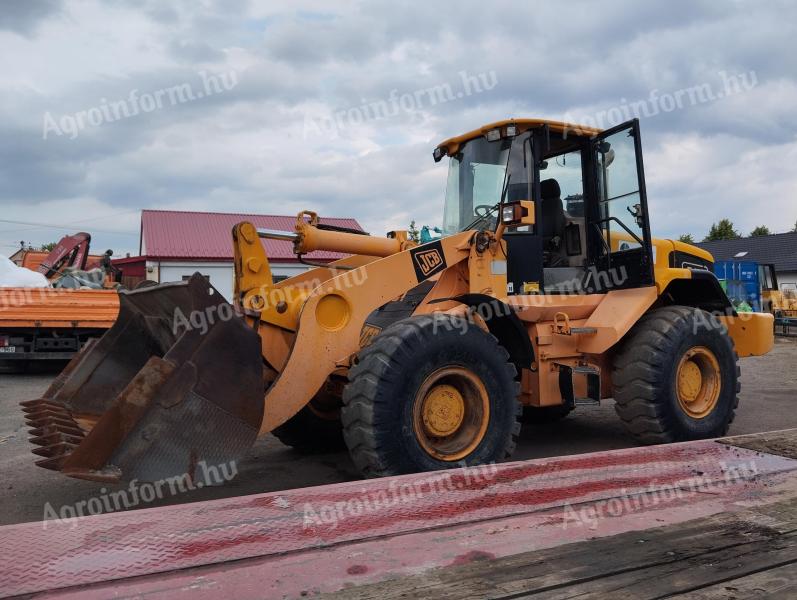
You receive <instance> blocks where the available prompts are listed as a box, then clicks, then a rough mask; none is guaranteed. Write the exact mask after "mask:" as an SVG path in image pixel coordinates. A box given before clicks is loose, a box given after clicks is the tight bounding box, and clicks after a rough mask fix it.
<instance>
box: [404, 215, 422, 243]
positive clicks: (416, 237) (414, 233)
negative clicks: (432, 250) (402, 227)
mask: <svg viewBox="0 0 797 600" xmlns="http://www.w3.org/2000/svg"><path fill="white" fill-rule="evenodd" d="M407 235H408V236H409V238H410V239H411V240H412V241H413V242H418V243H420V241H421V232H420V230H419V229H418V228H417V227H416V226H415V219H413V220H412V221H410V226H409V227H408V228H407Z"/></svg>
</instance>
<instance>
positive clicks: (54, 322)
mask: <svg viewBox="0 0 797 600" xmlns="http://www.w3.org/2000/svg"><path fill="white" fill-rule="evenodd" d="M118 314H119V294H118V293H117V292H116V290H112V289H97V290H94V289H79V290H73V289H57V288H22V287H4V288H0V361H11V360H13V361H27V360H32V359H35V360H58V359H71V358H72V357H73V356H74V355H75V354H76V353H77V352H78V350H80V349H81V348H82V347H83V345H84V344H85V343H86V342H87V341H88V340H89V339H91V338H95V337H99V336H101V335H102V334H103V333H105V331H106V330H107V329H109V328H110V327H111V325H113V324H114V321H116V317H117V315H118Z"/></svg>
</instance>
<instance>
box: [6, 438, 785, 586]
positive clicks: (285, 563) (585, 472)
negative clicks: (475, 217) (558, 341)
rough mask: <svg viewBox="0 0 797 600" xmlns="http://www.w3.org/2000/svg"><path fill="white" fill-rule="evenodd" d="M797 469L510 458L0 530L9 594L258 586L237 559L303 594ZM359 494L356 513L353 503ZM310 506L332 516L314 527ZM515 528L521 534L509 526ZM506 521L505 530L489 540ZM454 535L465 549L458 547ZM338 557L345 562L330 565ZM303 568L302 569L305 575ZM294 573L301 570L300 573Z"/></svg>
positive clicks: (699, 455)
mask: <svg viewBox="0 0 797 600" xmlns="http://www.w3.org/2000/svg"><path fill="white" fill-rule="evenodd" d="M750 465H754V466H755V472H756V473H757V475H756V479H754V480H744V481H730V482H727V484H724V483H725V479H726V472H727V471H728V468H739V467H749V466H750ZM795 469H797V461H793V460H789V459H786V458H782V457H776V456H771V455H766V454H761V453H757V452H753V451H749V450H743V449H739V448H730V447H728V446H725V445H722V444H717V443H715V442H711V441H705V442H694V443H688V444H675V445H669V446H659V447H653V448H633V449H628V450H619V451H613V452H604V453H597V454H589V455H583V456H579V457H568V458H561V459H553V460H551V459H547V460H535V461H527V462H517V463H507V464H503V465H498V466H496V467H495V471H494V472H488V473H487V476H485V477H483V478H482V479H480V480H476V479H474V477H472V476H468V475H466V474H465V472H463V471H460V470H455V471H449V472H446V473H444V474H441V473H437V474H429V473H425V474H418V475H408V476H403V477H395V478H387V479H382V480H369V481H362V482H349V483H345V484H337V485H331V486H323V487H318V488H304V489H299V490H290V491H286V492H278V493H270V494H259V495H254V496H248V497H239V498H231V499H224V500H216V501H211V502H201V503H195V504H183V505H176V506H169V507H162V508H155V509H145V510H136V511H128V512H125V513H116V514H109V515H100V516H96V517H86V518H82V519H78V520H77V521H76V522H75V523H71V524H52V523H51V524H48V527H47V528H46V529H43V527H42V525H41V524H39V523H28V524H21V525H12V526H8V527H3V528H2V537H3V540H4V543H3V545H2V548H1V549H0V582H2V584H3V585H2V587H1V588H0V593H2V594H8V595H13V594H20V593H30V592H36V591H43V590H59V589H60V590H63V589H64V588H66V587H69V586H75V585H88V584H97V583H100V582H107V581H114V584H113V585H114V586H119V585H122V582H119V581H117V580H119V579H120V578H121V577H136V576H145V575H150V576H151V575H153V574H161V575H157V576H156V577H154V578H151V579H152V581H157V582H161V581H167V580H168V581H172V582H178V583H176V585H182V583H184V582H185V581H187V580H186V579H181V578H182V577H188V578H189V579H190V578H192V577H194V576H195V575H193V574H189V575H185V574H181V575H180V576H179V577H178V576H176V575H170V576H168V577H167V576H165V575H162V574H163V573H168V572H174V571H177V570H181V569H190V568H196V567H203V566H207V565H217V566H216V567H212V568H211V569H210V570H209V572H212V573H214V574H215V575H214V578H215V579H214V581H216V583H215V584H214V585H216V586H218V585H224V586H228V589H231V588H229V586H231V585H232V586H236V585H239V586H243V587H244V588H245V587H246V585H248V584H244V583H241V582H240V581H239V578H236V577H230V578H227V577H226V576H223V574H224V573H228V572H229V573H237V572H238V571H237V569H239V568H244V567H243V566H242V565H241V564H239V563H236V564H235V565H229V564H224V563H228V562H229V561H239V560H241V559H248V560H247V562H246V565H250V566H251V568H252V569H254V573H248V574H247V577H255V578H256V579H257V580H258V581H260V584H259V586H258V587H256V588H253V590H254V591H258V590H260V591H261V592H262V590H264V589H271V588H272V587H273V589H275V590H277V589H279V590H288V589H290V590H293V591H292V592H290V593H293V592H296V591H297V590H298V591H301V589H312V588H313V587H314V586H321V585H322V584H323V585H324V586H327V588H326V589H335V588H334V586H335V585H341V584H342V582H344V581H348V580H351V579H352V578H355V579H357V580H360V579H363V578H366V579H367V578H376V579H378V578H379V577H384V576H386V574H387V573H389V572H391V568H400V569H405V571H403V572H413V570H414V569H421V570H422V569H425V568H430V567H432V566H441V565H445V564H449V563H450V562H454V561H460V562H461V561H463V560H470V559H473V558H474V557H477V556H481V555H471V554H468V553H469V552H471V550H473V551H478V552H484V553H486V554H485V555H484V556H487V554H493V555H501V552H506V551H513V552H514V551H521V549H522V548H524V547H529V545H531V547H536V545H541V544H542V545H544V544H552V543H554V542H555V541H556V540H567V539H571V540H572V539H577V536H578V535H581V536H583V535H584V534H585V531H586V530H585V528H583V527H581V528H570V529H569V532H570V533H567V530H564V529H563V521H562V518H563V512H562V510H563V508H562V507H563V506H564V504H565V503H569V504H572V505H582V504H585V503H586V505H589V504H590V503H592V505H593V506H597V503H600V502H601V501H603V500H605V499H608V498H614V497H617V496H620V495H623V494H627V493H641V492H644V491H645V490H646V489H648V487H649V485H651V484H654V485H657V486H662V485H670V486H671V485H673V484H677V483H678V482H681V487H684V486H685V485H686V484H685V483H683V482H684V480H686V479H688V478H694V477H696V476H703V477H708V478H711V479H712V480H714V481H717V482H721V483H723V486H722V489H721V490H720V491H719V493H718V494H713V493H708V494H706V493H694V492H691V493H690V495H689V498H690V499H689V510H688V511H685V512H687V513H688V514H689V515H691V516H690V518H694V516H695V514H696V513H695V512H694V506H695V505H700V506H701V507H703V508H702V509H701V510H705V511H708V514H710V513H711V511H715V512H716V511H719V510H727V509H728V506H729V505H730V504H733V503H734V502H740V501H742V500H755V499H758V498H763V497H765V496H766V495H767V494H770V495H771V494H773V493H776V492H775V490H777V489H779V488H778V487H777V486H770V487H767V485H764V483H765V482H766V483H768V484H772V483H773V482H774V483H777V484H778V485H781V484H782V481H780V479H778V477H782V475H779V474H782V473H790V472H793V471H794V470H795ZM430 477H446V479H445V482H446V485H445V486H443V487H442V488H441V487H437V488H435V490H434V491H432V486H431V484H430V483H429V482H430V480H429V478H430ZM791 481H793V479H792V480H791ZM424 482H425V484H426V487H425V486H424ZM410 492H412V493H410ZM402 494H403V495H402ZM368 498H371V499H374V498H382V499H384V498H387V499H388V500H390V502H388V501H383V502H381V503H380V504H379V505H378V506H377V505H376V503H375V502H374V501H373V500H372V502H371V505H370V508H366V507H365V505H364V502H365V500H367V499H368ZM357 502H359V503H360V505H361V506H362V508H361V510H360V511H359V514H356V511H354V508H355V507H357V506H358V505H357V504H356V503H357ZM336 504H337V506H338V509H335V506H336ZM682 504H683V503H682V502H681V501H680V500H678V501H673V502H671V503H668V504H667V506H666V507H665V508H662V507H660V506H658V507H645V508H644V510H642V511H641V512H640V513H639V514H643V513H644V514H645V515H646V519H647V520H645V521H644V523H648V524H649V523H650V521H649V519H650V513H651V512H653V511H655V512H658V513H660V514H661V515H663V520H664V521H666V520H667V519H670V520H671V519H673V518H675V517H674V515H680V514H681V513H680V512H679V511H680V510H682V509H683V506H681V505H682ZM308 507H310V508H312V510H313V513H315V514H317V515H324V514H326V517H329V518H327V519H326V522H318V521H316V522H314V523H309V524H306V523H305V512H306V510H307V509H308ZM350 508H351V510H349V509H350ZM325 509H326V510H327V512H326V513H324V510H325ZM698 512H699V511H698ZM638 516H639V515H638V514H636V513H635V514H634V515H628V516H626V518H622V519H613V520H612V522H616V523H618V525H617V527H618V528H620V529H621V528H623V527H628V526H631V527H632V528H633V527H641V523H640V522H638V518H637V517H638ZM332 517H334V518H332ZM678 518H680V517H678ZM607 522H608V521H607ZM507 524H512V528H513V529H511V530H503V529H501V528H502V527H504V526H505V525H506V526H507V527H508V526H509V525H507ZM496 528H497V529H498V530H500V531H499V533H497V534H496V533H493V534H491V533H490V530H494V529H496ZM576 529H578V532H576ZM513 532H514V533H513ZM517 532H520V533H517ZM574 536H576V537H574ZM452 537H453V538H455V539H456V540H458V543H449V541H450V538H452ZM355 546H356V547H361V548H362V550H361V551H358V552H361V553H362V554H361V556H363V559H362V560H359V559H358V560H353V559H352V558H351V557H350V556H351V553H352V552H353V548H354V547H355ZM380 548H385V550H384V552H383V551H382V550H380ZM501 548H504V549H503V550H502V549H501ZM321 549H323V550H321ZM419 550H422V551H419ZM330 557H336V558H335V559H334V560H333V561H332V562H330V563H329V564H330V566H329V567H326V566H324V565H325V561H327V560H330ZM342 557H343V558H342ZM346 557H348V558H346ZM379 557H381V558H379ZM468 557H470V558H468ZM308 564H310V565H312V568H309V569H308V568H307V565H308ZM256 565H260V567H256ZM263 565H268V568H266V567H264V566H263ZM291 565H293V566H291ZM297 565H304V568H305V570H304V575H303V576H300V575H299V572H300V570H299V567H297ZM342 565H345V568H343V570H342V571H341V568H342ZM401 565H405V566H403V567H402V566H401ZM246 568H249V567H246ZM330 569H333V571H330ZM363 569H364V570H363ZM205 570H206V569H205ZM350 570H351V571H350ZM290 573H296V579H295V580H292V579H291V576H289V574H290ZM174 577H178V578H177V579H174ZM147 581H148V582H149V581H150V579H147ZM191 581H193V580H191ZM140 583H141V580H129V581H126V582H125V583H124V585H125V586H132V587H131V589H133V588H135V586H137V585H139V584H140ZM146 585H150V583H147V584H146ZM191 585H193V584H191ZM274 586H276V587H274ZM329 586H333V587H329ZM200 587H201V586H200ZM152 589H158V588H157V587H155V588H151V590H152ZM236 589H237V588H236ZM217 591H218V590H217ZM238 591H240V592H241V593H243V592H245V589H242V590H238ZM82 592H86V590H85V589H83V590H82ZM82 592H81V593H82ZM286 593H288V592H286ZM235 595H236V596H237V595H238V594H237V593H236V594H235Z"/></svg>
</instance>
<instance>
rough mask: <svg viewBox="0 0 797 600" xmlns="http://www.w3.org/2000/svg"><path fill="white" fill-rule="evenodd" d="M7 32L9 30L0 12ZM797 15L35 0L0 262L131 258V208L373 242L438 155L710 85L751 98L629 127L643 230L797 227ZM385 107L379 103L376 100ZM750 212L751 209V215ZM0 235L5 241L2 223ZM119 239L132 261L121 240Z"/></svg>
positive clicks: (1, 51)
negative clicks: (748, 79)
mask: <svg viewBox="0 0 797 600" xmlns="http://www.w3.org/2000/svg"><path fill="white" fill-rule="evenodd" d="M12 16H13V15H12ZM795 17H797V11H796V10H795V8H794V7H792V6H791V5H789V4H787V3H769V4H767V5H759V4H755V3H752V2H748V1H741V2H737V3H735V4H733V5H723V6H721V7H719V6H717V5H715V4H714V3H710V2H696V3H689V4H688V5H683V6H681V7H680V8H679V9H678V10H674V9H673V8H672V6H669V5H661V6H659V5H644V4H641V3H636V2H631V1H630V0H611V1H607V2H603V3H601V5H600V7H596V6H595V5H593V4H592V3H586V2H583V3H568V4H566V5H563V4H562V3H555V2H543V3H533V4H532V3H529V4H522V3H520V4H519V3H516V2H504V1H500V2H497V3H484V2H475V1H470V0H464V1H463V2H462V3H460V4H458V5H457V8H456V10H453V9H451V7H448V6H443V5H435V4H428V5H426V6H423V7H417V6H416V7H414V8H412V9H408V8H406V7H404V6H403V5H399V4H396V3H394V2H387V1H380V2H368V3H359V2H345V3H335V5H334V8H333V7H332V5H330V4H329V3H326V2H320V1H315V0H313V1H303V2H299V3H294V4H292V5H290V7H285V6H277V5H274V4H272V3H255V2H253V3H246V2H244V1H243V0H238V1H231V2H230V1H228V2H222V1H215V0H205V1H203V2H189V1H188V0H181V1H179V2H175V3H169V4H163V3H161V2H157V1H151V2H145V3H143V5H142V4H141V3H138V2H128V1H125V0H116V1H114V2H110V3H100V2H98V1H96V0H79V1H71V2H65V3H64V4H63V6H60V5H59V4H58V3H57V2H53V3H52V6H51V7H50V10H48V11H39V12H24V13H20V14H18V15H15V16H13V18H6V19H5V20H0V56H3V57H4V58H10V59H7V60H4V61H3V69H0V218H4V219H7V220H27V221H40V222H45V223H50V222H51V221H53V220H55V222H56V223H64V228H63V230H62V231H54V230H53V229H50V228H41V229H32V228H23V227H22V226H20V228H19V230H14V226H13V225H8V224H2V223H0V244H2V245H3V246H2V248H3V250H5V251H6V252H10V251H12V250H13V245H14V244H15V243H16V241H17V240H19V239H23V237H24V239H26V240H28V241H31V242H34V243H41V242H48V241H51V240H52V239H54V238H56V237H58V235H61V234H63V233H67V232H69V231H72V230H73V229H74V227H72V225H73V224H76V219H77V218H78V217H82V218H89V217H92V216H102V217H104V218H106V219H107V218H108V215H116V214H118V213H124V214H123V215H121V216H119V217H118V218H116V217H112V218H109V219H108V220H102V219H99V220H96V221H87V222H86V223H85V228H86V229H89V230H90V229H91V225H93V226H94V227H96V228H97V229H98V230H99V229H103V230H107V231H116V230H124V231H125V232H126V235H117V236H114V235H113V234H112V233H107V234H106V233H96V234H95V236H94V237H95V240H96V242H97V244H99V245H100V246H112V247H114V249H116V250H118V251H122V250H125V251H126V250H133V251H135V250H136V249H137V240H136V237H135V236H136V235H137V232H138V217H137V215H136V213H135V212H130V211H135V210H136V209H140V208H179V209H193V210H217V211H225V210H229V211H241V212H263V213H294V212H297V211H298V210H300V209H302V208H308V209H314V210H318V211H320V212H321V213H322V214H325V215H329V216H352V217H356V218H358V219H359V220H360V221H361V223H362V224H363V225H364V226H365V227H366V228H367V229H369V230H371V231H372V232H374V233H376V234H382V233H384V232H385V231H386V230H389V229H395V228H402V227H406V226H407V224H408V223H409V221H410V220H411V219H415V220H416V221H417V222H418V224H419V225H422V224H429V225H438V224H440V221H441V212H442V201H443V188H444V185H445V165H444V164H443V163H441V164H435V163H433V162H432V159H431V151H432V149H433V147H434V146H435V144H436V143H437V142H439V141H440V140H442V139H444V138H446V137H449V136H451V135H455V134H457V133H461V132H463V131H467V130H470V129H473V128H475V127H477V126H479V125H481V124H483V123H487V122H491V121H494V120H496V119H500V118H505V117H509V116H540V117H547V118H560V117H562V116H563V115H565V114H568V113H572V114H582V115H594V114H596V113H598V112H600V111H606V110H607V109H609V108H611V107H614V106H616V105H618V104H620V103H623V102H632V101H635V100H640V99H646V98H647V97H648V95H649V94H650V93H651V91H652V90H654V89H656V90H658V91H659V93H665V92H673V91H675V90H677V89H683V88H686V87H689V86H695V85H701V84H706V83H707V84H710V85H711V86H712V87H714V88H715V89H718V88H717V87H716V86H719V85H720V84H721V77H720V75H719V73H720V72H721V71H724V72H726V73H730V74H733V73H740V72H745V73H749V72H754V73H755V74H756V77H757V81H756V83H757V85H756V86H755V87H753V88H752V89H751V90H750V91H747V92H745V93H742V94H738V95H735V96H732V97H728V98H723V99H721V100H717V101H715V102H711V103H704V104H698V105H695V106H687V107H685V108H683V109H681V110H676V111H673V112H669V113H664V112H662V113H660V114H658V115H656V116H654V117H650V118H647V119H643V122H642V131H643V146H644V150H645V156H646V161H645V162H646V167H647V172H648V187H649V197H650V201H651V207H652V212H653V215H652V216H653V226H654V231H655V232H657V233H659V234H661V235H665V236H675V235H678V234H680V233H683V232H685V231H689V232H692V233H693V234H695V235H696V236H697V237H700V236H702V235H703V233H704V232H705V231H706V229H707V228H708V226H709V225H710V224H711V223H712V222H713V221H716V220H718V219H719V218H722V217H728V218H731V219H732V220H733V221H734V222H736V223H737V227H738V228H739V229H741V230H742V231H749V229H751V228H752V227H753V226H755V225H758V224H761V222H760V221H763V220H765V218H766V219H771V221H772V222H767V223H764V224H767V225H768V226H769V227H770V229H773V230H779V229H783V228H785V227H786V226H781V225H779V223H792V222H793V221H794V220H795V219H797V203H795V202H794V198H793V195H794V193H795V190H797V186H795V183H797V181H795V176H794V175H792V174H791V173H792V170H791V167H792V165H793V164H794V158H795V156H794V154H795V151H796V150H795V148H796V146H795V132H797V116H795V112H794V110H793V107H794V105H795V102H796V101H797V76H795V73H797V58H795V57H797V52H795V50H797V42H796V41H795V40H797V36H795V33H797V32H796V31H795V29H796V28H797V18H795ZM230 69H235V70H236V73H238V76H239V84H238V85H237V86H236V87H235V88H234V89H232V90H229V91H226V92H224V93H222V94H216V95H213V96H208V97H206V98H203V99H201V100H196V101H193V102H189V103H185V104H181V105H179V106H173V107H168V108H163V109H161V110H157V111H154V112H151V113H148V114H139V115H138V116H136V117H133V118H129V119H123V120H120V121H116V122H111V123H105V124H103V125H101V126H98V127H92V128H87V129H86V130H85V131H82V132H81V134H80V136H79V137H78V138H77V139H75V140H69V139H64V138H60V139H48V140H42V139H41V136H42V119H43V115H44V114H45V112H46V111H50V112H52V113H53V114H59V115H63V114H67V115H68V114H74V113H75V112H77V111H80V110H88V109H90V108H92V107H94V106H97V105H98V104H99V103H100V100H101V99H102V98H106V99H108V100H114V99H119V98H125V97H127V95H128V94H129V93H130V92H131V91H132V90H134V89H136V90H139V92H147V91H154V90H157V89H162V88H168V87H170V86H174V85H179V84H181V83H184V82H193V81H195V80H196V79H197V77H198V75H197V73H198V72H199V71H201V70H205V71H209V72H216V73H218V72H222V71H225V70H230ZM461 71H467V72H468V73H470V74H479V73H482V74H485V73H491V72H492V73H495V76H496V78H497V83H496V85H495V87H494V88H493V89H490V90H487V91H484V92H483V93H478V94H472V95H468V96H464V97H462V98H455V99H453V100H451V101H450V102H444V103H437V104H431V103H428V102H427V103H426V104H423V105H421V106H420V107H417V110H411V111H407V110H401V111H399V112H398V113H397V114H396V115H395V116H391V117H388V118H384V119H378V120H372V121H367V122H365V123H362V124H357V123H355V122H353V121H352V120H347V121H346V123H345V127H342V128H337V129H336V130H335V132H334V133H335V135H327V134H326V133H325V132H322V133H321V134H320V135H310V136H307V135H305V123H306V117H307V116H310V117H312V118H319V117H323V116H329V115H334V113H336V112H339V111H346V110H349V109H357V108H358V107H361V106H362V105H363V104H368V103H373V102H378V101H387V100H388V99H389V98H390V95H391V93H397V94H410V95H412V94H414V93H415V92H421V91H423V90H427V89H429V88H431V87H432V86H439V85H443V84H449V85H451V86H453V87H454V89H455V91H456V90H459V89H460V87H457V86H460V85H461V81H460V75H459V73H460V72H461ZM394 90H395V92H393V91H394ZM762 202H764V203H766V206H767V211H766V212H764V211H762V210H761V209H760V208H756V207H757V206H760V203H762ZM6 225H8V226H6ZM131 241H132V243H131Z"/></svg>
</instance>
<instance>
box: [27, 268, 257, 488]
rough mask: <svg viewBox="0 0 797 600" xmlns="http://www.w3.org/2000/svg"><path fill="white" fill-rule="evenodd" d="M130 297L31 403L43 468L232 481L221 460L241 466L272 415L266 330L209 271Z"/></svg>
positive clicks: (93, 475)
mask: <svg viewBox="0 0 797 600" xmlns="http://www.w3.org/2000/svg"><path fill="white" fill-rule="evenodd" d="M119 300H120V302H119V317H118V319H117V321H116V323H115V324H114V325H113V327H111V329H109V330H108V331H107V332H106V333H105V335H103V336H102V337H101V338H100V339H99V340H97V341H95V342H91V343H90V344H87V345H86V347H85V348H84V349H83V350H82V351H81V352H80V353H79V354H78V355H77V356H75V357H74V358H73V359H72V361H71V362H70V363H69V364H68V365H67V367H66V368H65V369H64V371H63V372H62V373H61V374H60V375H59V376H58V378H56V380H55V381H54V382H53V383H52V385H51V386H50V388H49V389H48V390H47V392H45V394H44V396H43V397H42V398H40V399H38V400H30V401H27V402H23V403H22V406H23V411H24V412H25V413H26V419H27V423H28V425H29V426H30V427H31V434H32V436H33V437H32V438H31V442H32V443H34V444H36V445H37V446H39V447H38V448H36V449H35V450H34V451H33V452H34V454H38V455H39V456H42V457H43V459H42V460H39V461H38V462H37V463H36V464H37V465H39V466H41V467H44V468H47V469H53V470H56V471H62V472H63V473H64V474H66V475H69V476H70V477H77V478H80V479H90V480H94V481H107V482H114V481H119V480H126V481H132V480H133V479H137V480H139V481H158V480H162V479H168V478H171V477H184V476H186V475H187V476H188V477H189V478H190V479H191V480H193V481H195V482H199V481H201V482H203V484H205V485H212V484H214V483H222V482H221V481H213V479H214V477H215V476H216V475H215V474H218V473H219V472H220V471H219V467H224V472H225V473H226V472H229V470H231V471H232V472H235V469H229V470H228V469H227V468H226V467H227V464H228V463H232V461H235V460H236V459H238V458H239V457H240V456H241V455H242V454H243V453H244V452H245V451H246V450H247V449H249V447H250V446H251V445H252V443H253V442H254V441H255V439H256V437H257V433H258V430H259V428H260V424H261V421H262V419H263V403H264V387H263V375H262V371H263V367H262V358H261V351H260V337H259V336H258V335H257V332H256V331H254V330H253V329H252V328H251V327H249V326H248V325H247V323H246V322H245V321H244V319H243V318H241V317H239V316H238V315H236V314H235V313H234V311H233V308H232V306H230V304H228V303H227V302H226V301H225V300H224V298H223V297H222V296H221V294H219V293H218V291H216V290H215V289H214V288H213V287H212V286H211V285H210V284H209V283H208V282H207V281H206V280H205V278H204V277H202V276H201V275H199V274H198V273H197V274H195V275H193V276H192V277H191V278H190V279H189V280H188V281H184V282H179V283H166V284H161V285H158V286H153V287H149V288H144V289H141V290H134V291H122V292H120V293H119ZM230 466H231V467H233V466H234V465H230Z"/></svg>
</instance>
